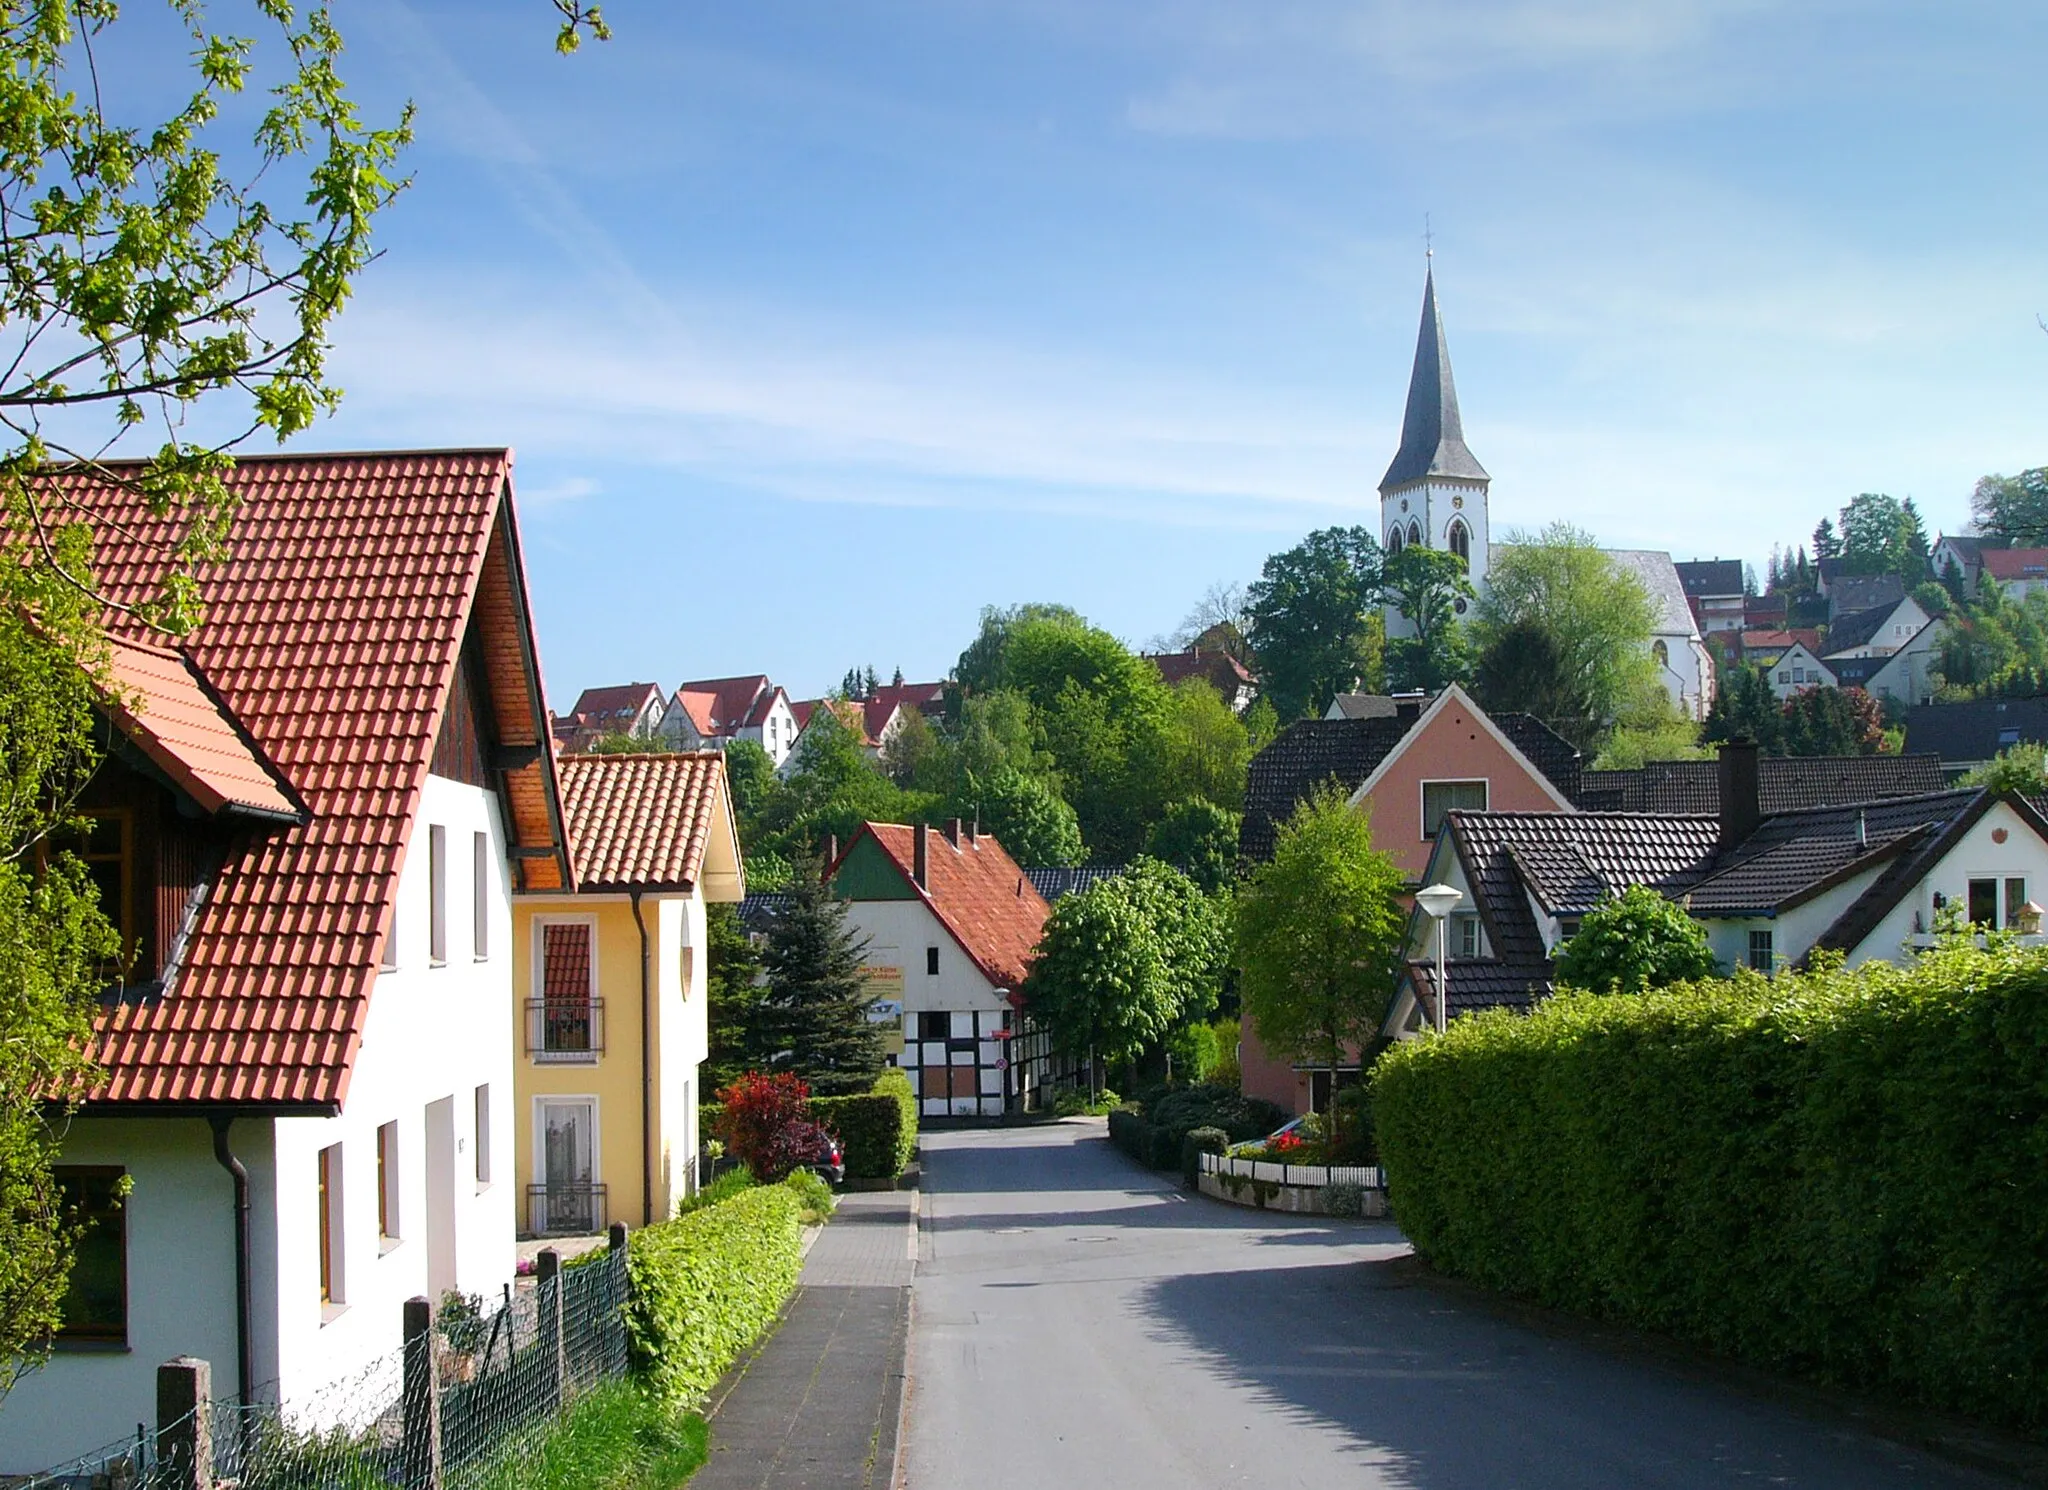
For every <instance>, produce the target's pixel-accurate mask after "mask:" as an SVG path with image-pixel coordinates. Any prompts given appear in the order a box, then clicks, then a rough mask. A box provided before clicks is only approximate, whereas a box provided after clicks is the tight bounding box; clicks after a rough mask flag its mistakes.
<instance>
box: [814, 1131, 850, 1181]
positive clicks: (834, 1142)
mask: <svg viewBox="0 0 2048 1490" xmlns="http://www.w3.org/2000/svg"><path fill="white" fill-rule="evenodd" d="M807 1167H809V1168H810V1169H813V1170H815V1171H816V1172H817V1174H818V1175H819V1177H820V1178H822V1179H825V1180H827V1181H829V1182H831V1183H832V1184H835V1185H843V1184H845V1183H846V1150H845V1149H844V1148H843V1147H841V1146H840V1143H839V1140H838V1139H836V1138H834V1137H833V1136H832V1135H831V1134H830V1133H827V1132H826V1131H825V1130H824V1129H822V1128H820V1129H819V1130H818V1149H817V1152H816V1153H815V1154H814V1155H813V1156H812V1158H811V1162H810V1164H809V1165H808V1166H807Z"/></svg>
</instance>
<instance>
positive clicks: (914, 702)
mask: <svg viewBox="0 0 2048 1490" xmlns="http://www.w3.org/2000/svg"><path fill="white" fill-rule="evenodd" d="M869 699H870V701H872V700H876V699H880V700H886V701H887V702H889V703H892V704H900V705H902V706H903V707H904V708H906V709H916V710H918V711H919V712H920V713H924V714H932V715H936V714H940V713H943V712H944V711H945V707H946V685H945V684H944V683H884V684H882V685H881V686H880V687H879V688H877V689H876V690H875V691H874V692H873V693H872V694H870V695H869Z"/></svg>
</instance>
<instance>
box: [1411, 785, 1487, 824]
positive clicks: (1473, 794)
mask: <svg viewBox="0 0 2048 1490" xmlns="http://www.w3.org/2000/svg"><path fill="white" fill-rule="evenodd" d="M1484 811H1486V783H1485V782H1484V781H1425V782H1423V783H1422V836H1423V837H1424V838H1434V837H1436V835H1437V830H1438V829H1439V828H1441V827H1442V826H1443V825H1444V814H1445V813H1447V812H1484Z"/></svg>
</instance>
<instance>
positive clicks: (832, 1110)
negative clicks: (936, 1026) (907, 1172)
mask: <svg viewBox="0 0 2048 1490" xmlns="http://www.w3.org/2000/svg"><path fill="white" fill-rule="evenodd" d="M810 1108H811V1117H812V1119H813V1120H814V1121H816V1122H819V1123H822V1124H823V1125H824V1126H825V1127H827V1128H829V1129H831V1130H832V1131H833V1132H834V1133H835V1134H837V1135H838V1136H839V1142H840V1144H841V1145H842V1146H843V1147H844V1149H845V1151H846V1175H847V1178H848V1179H855V1180H893V1179H895V1178H896V1177H897V1176H898V1175H900V1174H902V1173H903V1171H904V1169H905V1168H906V1167H907V1166H908V1165H909V1163H910V1156H911V1155H912V1154H914V1153H916V1152H917V1097H916V1094H915V1093H914V1092H913V1091H912V1089H911V1085H910V1078H909V1077H908V1076H906V1075H905V1074H904V1073H903V1072H901V1071H898V1070H895V1069H893V1068H892V1069H890V1070H887V1071H884V1072H883V1073H882V1074H881V1075H880V1076H879V1077H877V1078H876V1079H875V1086H874V1090H873V1091H872V1092H866V1093H862V1094H860V1095H858V1096H853V1097H813V1098H811V1102H810ZM723 1111H725V1108H724V1107H723V1106H722V1105H721V1104H720V1103H717V1102H705V1103H703V1104H701V1105H700V1106H699V1107H698V1108H697V1126H698V1128H699V1130H700V1131H701V1132H703V1133H705V1134H710V1133H712V1132H713V1131H714V1130H715V1129H716V1127H717V1125H718V1115H719V1114H720V1113H721V1112H723Z"/></svg>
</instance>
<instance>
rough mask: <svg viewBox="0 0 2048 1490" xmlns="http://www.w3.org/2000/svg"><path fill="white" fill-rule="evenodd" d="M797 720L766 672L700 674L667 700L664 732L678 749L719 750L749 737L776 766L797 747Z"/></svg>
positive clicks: (783, 695)
mask: <svg viewBox="0 0 2048 1490" xmlns="http://www.w3.org/2000/svg"><path fill="white" fill-rule="evenodd" d="M797 733H798V724H797V718H796V715H795V713H794V712H793V711H792V710H791V708H790V703H789V695H788V694H787V693H786V692H784V691H783V689H781V688H780V687H778V686H777V685H776V684H774V683H771V682H769V681H768V679H767V677H766V675H764V674H761V673H753V674H750V675H748V676H746V677H743V678H701V679H698V680H697V681H695V682H692V683H684V684H682V685H681V686H680V687H678V688H677V689H676V691H675V697H674V698H673V699H671V700H670V701H669V709H668V714H667V716H666V717H665V718H664V719H663V721H662V734H663V736H664V737H665V738H666V739H667V740H669V741H670V743H672V744H674V745H675V746H676V747H677V748H679V749H682V750H707V749H709V750H723V749H724V748H725V746H726V743H727V742H728V741H731V740H751V741H753V742H754V743H755V744H756V745H759V746H760V747H761V748H762V749H763V750H765V751H767V752H768V759H769V760H771V761H773V762H774V763H775V764H776V765H778V766H780V765H781V764H782V763H783V762H784V761H786V760H788V759H789V753H790V751H792V750H794V749H795V748H796V737H797Z"/></svg>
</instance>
